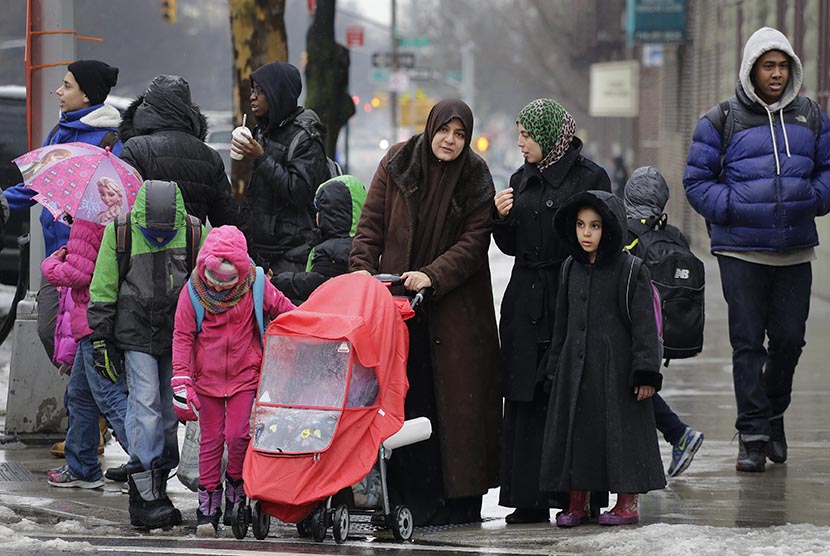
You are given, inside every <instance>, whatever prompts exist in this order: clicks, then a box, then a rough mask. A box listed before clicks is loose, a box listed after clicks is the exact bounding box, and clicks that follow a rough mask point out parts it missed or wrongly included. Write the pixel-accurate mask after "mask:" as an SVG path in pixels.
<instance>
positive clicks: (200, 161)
mask: <svg viewBox="0 0 830 556" xmlns="http://www.w3.org/2000/svg"><path fill="white" fill-rule="evenodd" d="M207 131H208V126H207V120H206V119H205V117H204V115H203V114H202V113H201V111H200V110H199V107H198V106H196V105H194V104H193V103H192V102H191V99H190V86H189V85H188V84H187V81H185V80H184V78H182V77H179V76H176V75H159V76H158V77H156V78H155V79H153V82H152V83H151V84H150V86H149V87H148V88H147V92H146V93H145V94H144V95H142V96H140V97H138V98H137V99H135V100H134V101H133V102H132V104H130V106H129V107H128V108H127V110H126V112H125V113H124V117H123V119H122V120H121V126H120V127H119V129H118V134H119V136H120V137H121V140H122V141H123V142H124V149H123V150H122V151H121V159H122V160H124V161H125V162H127V163H128V164H130V165H131V166H133V167H134V168H135V169H136V170H138V173H139V174H140V175H141V177H142V178H143V179H145V180H161V181H172V182H175V183H176V185H178V186H179V190H180V191H181V193H182V197H184V206H185V210H187V213H188V214H190V215H191V216H195V217H196V218H198V219H199V220H201V221H202V223H203V224H205V223H206V222H207V219H208V218H209V219H210V223H211V225H212V226H223V225H225V224H231V225H236V224H237V223H238V222H237V220H238V212H239V210H238V207H237V204H236V201H235V200H234V198H233V195H232V193H231V184H230V182H229V181H228V176H227V174H226V173H225V165H224V164H223V163H222V157H221V156H219V153H217V152H216V151H215V150H213V149H212V148H210V147H209V146H207V145H206V144H205V136H206V135H207Z"/></svg>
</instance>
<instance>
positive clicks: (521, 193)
mask: <svg viewBox="0 0 830 556" xmlns="http://www.w3.org/2000/svg"><path fill="white" fill-rule="evenodd" d="M581 150H582V142H581V141H580V140H579V139H578V138H574V140H573V142H572V143H571V147H570V149H569V150H568V152H567V153H565V156H563V157H562V158H561V159H560V160H558V161H557V162H556V163H555V164H553V165H552V166H550V167H548V168H546V169H545V170H544V171H543V172H539V170H538V168H537V167H536V165H535V164H527V163H526V164H525V165H524V166H522V167H521V168H519V169H518V170H517V171H516V172H515V173H514V174H513V175H512V176H511V178H510V187H512V188H513V208H512V210H511V211H510V214H508V216H507V218H504V219H501V218H499V217H498V214H495V213H494V214H495V219H494V221H493V239H495V241H496V245H497V246H498V247H499V249H501V251H502V252H503V253H505V254H506V255H512V256H514V257H515V258H516V259H515V262H514V264H513V271H512V274H511V276H510V282H509V283H508V284H507V289H506V290H505V292H504V297H503V298H502V304H501V321H500V323H499V334H500V336H501V347H502V357H503V359H504V374H503V376H502V380H503V390H504V396H505V398H507V399H508V400H511V401H519V402H527V401H531V400H532V399H533V391H534V388H535V386H536V384H537V381H538V379H539V378H540V377H539V376H538V375H537V357H538V356H540V355H541V354H542V352H543V351H544V349H545V348H546V347H547V345H548V343H549V342H550V338H551V334H552V332H553V316H554V309H555V306H556V292H557V289H558V276H559V267H560V265H561V264H562V261H563V260H564V259H565V258H566V257H567V256H568V254H569V251H568V249H567V247H566V246H565V244H564V243H563V242H562V241H561V240H560V239H559V238H558V237H557V236H556V234H554V232H553V215H554V214H555V213H556V211H557V210H558V209H559V208H560V207H561V206H562V205H564V204H565V202H566V201H567V200H568V199H569V198H570V197H571V196H572V195H574V194H576V193H579V192H582V191H587V190H590V189H593V190H601V191H611V182H610V180H609V179H608V174H606V173H605V170H603V169H602V168H600V167H599V166H597V165H596V164H594V163H593V162H592V161H590V160H588V159H587V158H585V157H583V156H582V155H580V151H581Z"/></svg>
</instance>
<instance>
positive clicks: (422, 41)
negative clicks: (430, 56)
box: [398, 36, 429, 48]
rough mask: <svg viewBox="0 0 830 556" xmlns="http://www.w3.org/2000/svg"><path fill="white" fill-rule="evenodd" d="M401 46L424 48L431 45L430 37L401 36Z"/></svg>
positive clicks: (399, 42)
mask: <svg viewBox="0 0 830 556" xmlns="http://www.w3.org/2000/svg"><path fill="white" fill-rule="evenodd" d="M398 46H400V47H401V48H424V47H425V46H429V37H426V36H424V37H401V38H399V39H398Z"/></svg>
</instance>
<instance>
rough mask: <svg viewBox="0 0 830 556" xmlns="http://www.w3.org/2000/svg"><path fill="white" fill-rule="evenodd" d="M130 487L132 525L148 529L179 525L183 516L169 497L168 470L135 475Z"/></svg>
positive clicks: (154, 470) (155, 470)
mask: <svg viewBox="0 0 830 556" xmlns="http://www.w3.org/2000/svg"><path fill="white" fill-rule="evenodd" d="M127 482H128V483H129V485H130V524H131V525H132V526H134V527H142V528H146V529H161V528H167V527H172V526H173V525H179V524H180V523H181V522H182V514H181V512H179V510H177V509H176V508H174V507H173V503H172V502H171V501H170V499H169V498H168V497H167V470H166V469H153V470H151V471H142V472H141V473H133V474H132V475H130V476H129V478H128V479H127Z"/></svg>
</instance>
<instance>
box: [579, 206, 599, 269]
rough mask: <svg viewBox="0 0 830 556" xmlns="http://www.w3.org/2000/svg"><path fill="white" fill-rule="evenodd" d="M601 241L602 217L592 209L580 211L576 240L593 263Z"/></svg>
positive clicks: (585, 208) (586, 208)
mask: <svg viewBox="0 0 830 556" xmlns="http://www.w3.org/2000/svg"><path fill="white" fill-rule="evenodd" d="M601 239H602V217H601V216H600V215H599V213H598V212H597V211H595V210H594V209H593V208H591V207H584V208H581V209H579V211H577V213H576V240H577V241H578V242H579V246H580V247H582V250H583V251H585V252H586V253H588V260H589V261H591V262H592V263H593V262H594V261H596V259H597V250H598V249H599V242H600V240H601Z"/></svg>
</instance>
